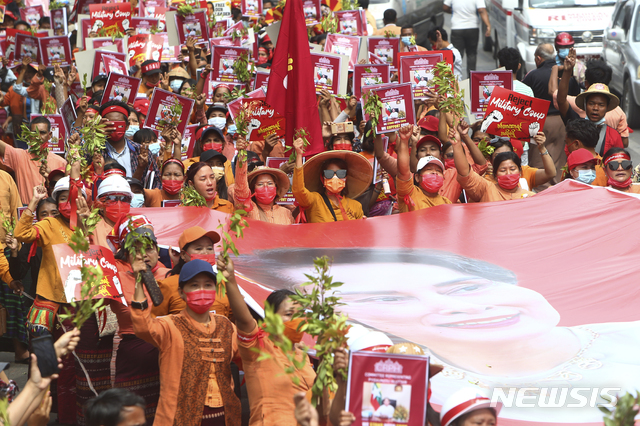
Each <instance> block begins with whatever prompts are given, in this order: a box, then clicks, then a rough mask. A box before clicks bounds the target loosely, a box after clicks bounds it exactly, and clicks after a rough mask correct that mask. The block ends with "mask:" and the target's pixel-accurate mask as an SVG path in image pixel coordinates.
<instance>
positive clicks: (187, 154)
mask: <svg viewBox="0 0 640 426" xmlns="http://www.w3.org/2000/svg"><path fill="white" fill-rule="evenodd" d="M199 126H200V125H199V124H192V125H190V126H187V127H185V129H184V133H183V134H182V147H181V149H182V160H186V159H187V158H191V157H193V147H194V146H195V143H196V129H197V128H198V127H199Z"/></svg>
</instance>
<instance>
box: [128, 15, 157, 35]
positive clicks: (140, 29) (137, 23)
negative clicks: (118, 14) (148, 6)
mask: <svg viewBox="0 0 640 426" xmlns="http://www.w3.org/2000/svg"><path fill="white" fill-rule="evenodd" d="M159 22H160V20H159V19H156V18H137V17H133V18H131V28H134V29H135V30H136V34H151V29H152V28H158V23H159Z"/></svg>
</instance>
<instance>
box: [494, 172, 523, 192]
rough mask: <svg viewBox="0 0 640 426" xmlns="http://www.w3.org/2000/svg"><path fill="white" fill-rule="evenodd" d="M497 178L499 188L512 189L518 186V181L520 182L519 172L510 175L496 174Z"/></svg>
mask: <svg viewBox="0 0 640 426" xmlns="http://www.w3.org/2000/svg"><path fill="white" fill-rule="evenodd" d="M497 180H498V185H500V187H501V188H504V189H513V188H515V187H516V186H518V183H520V174H519V173H514V174H512V175H502V176H498V178H497Z"/></svg>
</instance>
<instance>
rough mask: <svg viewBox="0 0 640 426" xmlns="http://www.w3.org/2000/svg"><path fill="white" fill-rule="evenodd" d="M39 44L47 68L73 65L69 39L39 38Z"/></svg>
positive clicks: (64, 37)
mask: <svg viewBox="0 0 640 426" xmlns="http://www.w3.org/2000/svg"><path fill="white" fill-rule="evenodd" d="M38 43H39V47H40V56H41V57H42V64H43V65H44V66H45V67H53V66H54V65H59V66H61V67H68V66H70V65H72V64H73V57H72V55H71V44H70V43H69V37H67V36H64V35H63V36H56V37H45V38H39V39H38Z"/></svg>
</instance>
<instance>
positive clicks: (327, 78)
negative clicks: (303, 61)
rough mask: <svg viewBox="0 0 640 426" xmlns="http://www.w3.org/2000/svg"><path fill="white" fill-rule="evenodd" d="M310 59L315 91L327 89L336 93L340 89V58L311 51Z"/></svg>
mask: <svg viewBox="0 0 640 426" xmlns="http://www.w3.org/2000/svg"><path fill="white" fill-rule="evenodd" d="M311 61H313V83H314V84H315V86H316V93H319V92H320V91H321V90H327V91H328V92H329V93H331V94H332V95H335V94H337V93H338V92H339V90H340V71H341V70H342V58H341V57H340V56H329V55H325V54H322V53H317V52H311Z"/></svg>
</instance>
